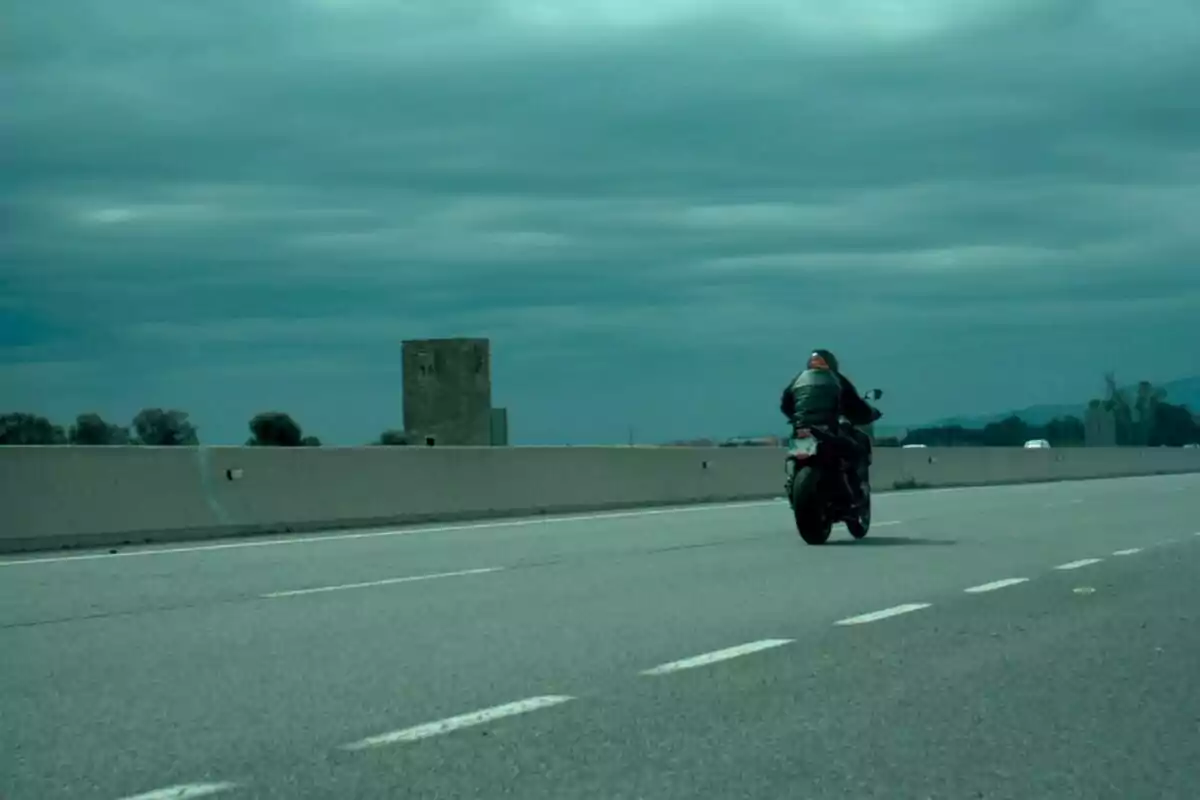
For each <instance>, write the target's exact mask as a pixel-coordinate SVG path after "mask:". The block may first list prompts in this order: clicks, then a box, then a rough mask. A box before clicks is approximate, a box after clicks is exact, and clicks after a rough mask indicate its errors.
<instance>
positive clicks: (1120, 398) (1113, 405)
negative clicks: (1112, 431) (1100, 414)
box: [1101, 372, 1135, 446]
mask: <svg viewBox="0 0 1200 800" xmlns="http://www.w3.org/2000/svg"><path fill="white" fill-rule="evenodd" d="M1104 388H1105V397H1104V399H1103V400H1102V401H1101V407H1102V408H1103V409H1104V410H1105V411H1108V412H1110V413H1111V414H1112V415H1113V421H1114V422H1115V424H1116V429H1117V430H1116V434H1117V445H1119V446H1126V445H1131V444H1134V438H1135V437H1134V431H1133V404H1132V403H1130V402H1129V397H1128V395H1127V394H1126V392H1125V390H1124V389H1122V388H1121V387H1120V386H1118V385H1117V377H1116V375H1114V374H1113V373H1111V372H1110V373H1108V374H1107V375H1105V376H1104Z"/></svg>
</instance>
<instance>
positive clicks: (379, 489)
mask: <svg viewBox="0 0 1200 800" xmlns="http://www.w3.org/2000/svg"><path fill="white" fill-rule="evenodd" d="M1183 472H1200V450H1183V449H1167V448H1155V449H1136V448H1072V449H1065V448H1064V449H1058V450H1024V449H1018V448H929V449H911V450H900V449H891V448H885V449H878V450H876V452H875V463H874V466H873V468H872V483H873V485H874V487H875V490H876V491H886V490H889V489H904V488H922V487H939V486H964V485H982V484H1001V483H1021V482H1038V481H1053V480H1074V479H1087V478H1109V477H1124V476H1133V475H1152V474H1165V473H1183ZM783 480H784V476H783V454H782V451H781V450H780V449H777V448H766V447H746V448H721V447H712V448H685V447H661V448H643V447H481V448H401V447H369V448H294V449H292V448H286V449H285V448H258V447H255V448H247V447H201V448H154V447H0V501H2V502H0V509H2V510H0V552H19V551H28V550H47V549H57V548H62V547H99V546H111V545H117V544H134V543H143V542H163V541H173V540H174V541H177V540H191V539H210V538H218V537H225V536H241V535H250V534H256V533H288V532H299V531H314V530H331V529H336V528H357V527H372V526H378V525H402V524H411V523H420V522H431V521H454V520H464V519H484V518H491V517H503V516H533V515H539V514H563V513H572V512H580V511H597V510H607V509H618V508H630V507H640V506H655V505H687V504H693V503H706V502H722V501H735V500H750V499H760V498H770V497H777V496H781V495H782V490H783Z"/></svg>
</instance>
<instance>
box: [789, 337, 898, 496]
mask: <svg viewBox="0 0 1200 800" xmlns="http://www.w3.org/2000/svg"><path fill="white" fill-rule="evenodd" d="M779 410H780V411H781V412H782V413H783V415H784V416H785V417H787V418H788V421H789V422H791V424H792V426H793V427H804V428H814V427H817V428H822V429H824V430H827V431H830V432H831V433H833V434H834V439H833V441H834V442H835V444H836V445H837V446H838V449H839V451H840V453H839V454H840V455H841V457H842V459H843V460H844V461H845V462H846V463H847V465H848V466H849V467H850V469H848V470H846V478H847V482H848V484H849V488H850V491H851V497H853V498H854V500H855V503H857V502H859V501H860V500H861V499H862V487H863V482H864V481H865V480H866V478H867V476H868V467H869V464H870V453H871V438H870V437H869V436H868V435H867V434H866V433H865V432H864V431H862V430H861V429H859V428H858V427H856V426H860V425H870V424H871V423H872V422H874V421H875V420H877V419H879V418H880V417H881V416H882V414H880V412H879V410H878V409H876V408H872V407H871V406H870V405H869V404H868V403H867V401H866V400H864V399H863V397H862V395H860V394H859V392H858V389H857V388H856V387H855V386H854V383H853V382H852V381H851V380H850V379H849V378H847V377H846V376H845V375H843V374H842V372H841V371H840V370H839V369H838V360H837V357H836V356H835V355H834V354H833V353H831V352H830V351H828V350H824V349H817V350H813V351H812V354H811V355H809V357H808V363H807V364H806V365H805V368H804V369H803V370H802V371H801V372H800V374H798V375H797V376H796V377H795V378H793V379H792V380H791V382H790V383H789V384H788V385H787V386H786V387H785V388H784V390H783V396H782V397H781V398H780V401H779ZM843 417H844V418H845V419H846V420H847V421H848V422H849V423H850V425H848V426H844V425H842V422H841V419H842V418H843Z"/></svg>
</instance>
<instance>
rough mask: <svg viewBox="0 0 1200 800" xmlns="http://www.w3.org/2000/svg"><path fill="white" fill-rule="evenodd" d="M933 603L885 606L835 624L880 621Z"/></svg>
mask: <svg viewBox="0 0 1200 800" xmlns="http://www.w3.org/2000/svg"><path fill="white" fill-rule="evenodd" d="M930 605H932V604H931V603H905V604H904V605H902V606H892V607H891V608H885V609H883V610H882V611H872V612H871V613H869V614H860V615H859V616H857V617H849V618H848V619H843V620H839V621H837V622H835V623H834V624H835V625H862V624H864V623H867V622H878V621H879V620H881V619H887V618H888V617H895V616H899V615H900V614H908V613H909V612H911V611H920V610H921V609H923V608H929V607H930Z"/></svg>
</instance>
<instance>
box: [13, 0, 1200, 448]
mask: <svg viewBox="0 0 1200 800" xmlns="http://www.w3.org/2000/svg"><path fill="white" fill-rule="evenodd" d="M894 7H895V6H894V4H891V3H885V2H882V0H847V2H845V3H842V4H838V6H837V9H836V10H830V7H829V6H828V4H817V3H811V2H807V0H790V2H784V1H783V0H778V2H776V1H775V0H758V1H757V2H736V3H735V2H725V1H724V0H708V1H707V2H687V3H684V2H682V0H648V2H647V1H643V2H632V0H605V1H604V2H601V1H600V0H590V1H589V2H584V0H578V2H576V1H575V0H556V1H555V2H543V1H542V0H490V1H488V0H455V1H454V2H451V1H450V0H439V2H436V3H434V2H429V3H425V2H414V3H403V4H396V3H389V2H382V1H381V0H256V2H253V3H243V2H232V0H228V1H226V2H217V1H215V0H214V2H209V3H204V4H181V3H162V2H153V1H152V0H126V2H123V3H109V2H103V1H102V0H86V1H85V0H78V1H77V2H75V3H72V6H71V8H72V13H71V14H69V15H68V14H63V13H62V12H61V7H58V6H56V4H54V3H42V4H35V3H32V2H30V3H23V4H20V5H19V7H18V8H17V9H16V10H15V11H14V12H13V13H12V14H10V17H11V20H10V25H11V26H12V28H13V30H14V32H15V34H16V35H15V36H14V37H12V38H13V39H14V41H15V42H16V44H15V46H14V47H13V48H11V49H10V50H9V51H8V53H7V55H6V56H5V59H6V64H5V69H4V71H3V74H2V75H0V91H2V92H3V94H4V96H5V97H6V98H7V99H8V103H7V104H6V110H5V112H4V115H3V116H2V117H0V139H2V141H3V144H4V146H3V147H0V171H2V172H0V174H3V176H4V177H3V178H2V179H0V180H3V182H4V188H5V191H4V192H3V198H4V199H3V200H0V224H2V225H3V227H4V233H5V236H4V238H3V239H2V240H0V259H2V260H0V288H2V289H3V290H4V292H3V296H4V298H5V300H4V303H3V305H0V315H3V319H4V322H3V324H2V325H0V381H2V388H3V398H4V403H3V405H4V406H6V407H7V406H26V407H30V408H34V409H39V410H45V411H47V412H50V413H53V414H56V415H59V416H63V415H66V414H68V413H72V412H74V411H75V410H87V409H93V408H94V409H98V410H101V411H105V412H107V413H110V414H113V415H115V416H130V415H131V413H132V412H133V411H135V410H136V409H137V408H138V407H140V406H141V405H146V404H156V405H158V404H174V405H178V406H182V407H186V408H189V409H192V410H193V412H194V414H195V415H196V416H197V417H198V419H199V422H200V424H201V426H202V428H203V429H204V431H206V432H207V436H208V439H209V440H210V441H212V440H223V441H238V440H240V439H241V438H243V430H242V428H243V425H244V420H245V419H247V418H248V417H249V415H250V414H251V413H253V412H254V411H257V410H260V409H261V408H264V407H268V406H270V407H283V408H286V409H291V410H294V411H295V412H296V413H297V414H298V415H299V416H300V417H301V420H302V422H305V423H306V424H307V425H308V427H310V428H312V429H313V432H314V433H317V434H319V435H321V436H322V437H323V438H325V439H326V440H332V441H339V440H340V441H344V442H354V441H359V440H363V439H365V438H367V437H369V436H371V435H372V434H373V433H374V432H375V430H376V429H379V428H383V427H387V426H392V425H395V424H396V423H397V421H398V419H399V406H398V382H399V367H398V361H399V359H398V340H399V339H401V338H407V337H417V336H425V335H459V334H470V335H474V334H483V335H490V336H492V337H493V338H494V342H495V347H496V348H497V354H496V367H497V376H496V382H497V399H498V401H499V402H501V403H507V404H508V405H510V406H511V407H512V411H511V414H512V419H513V429H514V432H515V433H516V434H518V436H519V437H520V438H521V439H522V440H523V441H564V440H566V441H588V440H609V441H611V440H623V439H624V438H625V436H626V428H627V426H629V425H632V426H634V427H636V428H637V429H638V430H639V431H641V432H643V434H644V435H645V436H649V437H669V436H675V435H693V434H700V433H715V434H732V433H737V432H751V431H761V430H763V429H768V428H770V427H771V426H773V425H775V424H776V421H775V418H774V410H773V406H774V402H775V399H776V395H777V392H778V389H779V384H780V383H781V382H782V381H783V380H785V379H786V378H787V377H788V376H789V374H790V372H791V371H792V370H793V369H794V368H795V364H796V361H797V357H798V352H797V351H798V350H804V349H805V348H808V347H811V346H814V345H818V344H820V345H824V346H830V347H834V348H836V349H838V350H839V351H841V352H842V354H843V358H844V360H845V361H846V362H847V364H848V365H851V366H853V367H854V370H853V372H854V373H855V374H856V375H857V376H859V377H858V379H859V380H860V381H861V382H864V383H870V384H875V383H879V384H883V385H885V386H886V387H888V388H889V389H891V392H890V395H889V397H890V398H891V402H890V403H889V410H890V411H891V412H892V414H893V416H894V417H896V418H899V419H900V420H913V419H921V418H929V417H933V416H938V415H943V414H949V413H956V412H968V411H975V410H991V409H1000V408H1004V407H1009V406H1014V405H1021V404H1025V403H1034V402H1043V401H1058V400H1073V399H1076V398H1079V397H1083V396H1087V395H1088V393H1089V392H1091V391H1094V390H1095V388H1096V384H1097V382H1098V377H1099V374H1100V373H1101V372H1102V371H1104V370H1106V369H1110V368H1116V369H1118V370H1123V371H1125V372H1128V373H1130V377H1131V378H1132V377H1141V376H1143V375H1144V376H1146V377H1149V378H1155V379H1165V378H1171V377H1176V376H1178V375H1183V374H1190V373H1195V372H1198V371H1200V362H1197V360H1196V357H1195V355H1194V348H1192V347H1189V346H1188V345H1189V344H1191V343H1194V342H1195V341H1197V340H1200V322H1198V321H1197V320H1198V319H1200V314H1197V313H1196V309H1197V308H1200V267H1197V265H1196V256H1197V253H1198V252H1200V228H1197V227H1196V225H1195V223H1194V220H1195V219H1196V217H1197V214H1198V213H1200V189H1198V188H1197V187H1198V185H1200V184H1198V183H1197V179H1198V178H1200V104H1197V103H1196V102H1195V101H1194V100H1192V99H1191V97H1192V95H1193V94H1194V93H1195V92H1194V86H1195V84H1196V82H1197V80H1198V79H1200V10H1197V7H1196V6H1195V4H1193V3H1191V2H1187V1H1186V0H1163V2H1159V3H1155V4H1154V5H1153V7H1150V6H1146V5H1145V4H1142V3H1134V2H1132V0H1095V2H1092V1H1090V0H1045V2H1040V1H1039V0H1019V1H1017V0H1005V1H1004V2H1001V0H996V2H994V3H969V4H965V3H957V2H951V0H925V2H921V3H913V4H908V5H906V7H905V8H906V11H905V14H904V15H903V16H896V14H895V12H894V11H893V10H892V9H894Z"/></svg>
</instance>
